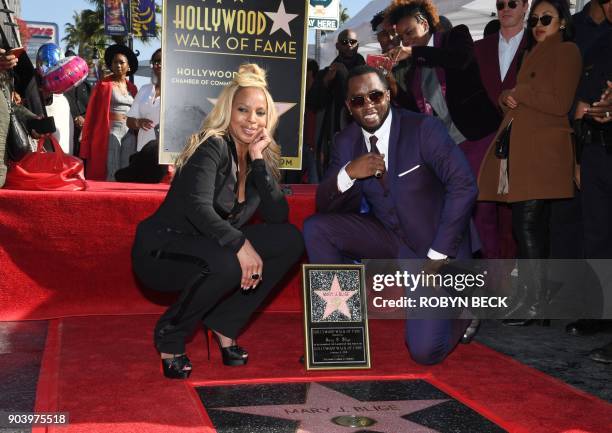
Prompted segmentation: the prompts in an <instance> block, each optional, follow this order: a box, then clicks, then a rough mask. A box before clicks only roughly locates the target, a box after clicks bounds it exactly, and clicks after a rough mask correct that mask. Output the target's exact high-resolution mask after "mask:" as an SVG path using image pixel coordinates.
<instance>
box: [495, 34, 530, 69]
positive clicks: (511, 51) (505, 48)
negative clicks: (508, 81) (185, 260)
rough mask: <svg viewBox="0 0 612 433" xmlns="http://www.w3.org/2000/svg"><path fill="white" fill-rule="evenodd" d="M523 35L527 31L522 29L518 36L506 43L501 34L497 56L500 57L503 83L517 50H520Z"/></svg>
mask: <svg viewBox="0 0 612 433" xmlns="http://www.w3.org/2000/svg"><path fill="white" fill-rule="evenodd" d="M523 33H525V29H522V30H521V31H520V32H518V33H517V34H516V35H514V36H513V37H511V38H510V40H508V41H506V39H505V38H504V37H503V36H502V34H501V32H499V44H498V45H497V54H498V56H499V76H500V77H501V80H502V81H504V78H506V74H507V73H508V69H510V65H511V64H512V60H513V59H514V56H515V55H516V50H518V47H519V45H520V44H521V40H522V39H523Z"/></svg>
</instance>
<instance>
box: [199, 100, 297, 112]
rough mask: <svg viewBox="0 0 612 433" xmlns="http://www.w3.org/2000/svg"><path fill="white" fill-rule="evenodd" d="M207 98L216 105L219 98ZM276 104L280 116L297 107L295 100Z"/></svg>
mask: <svg viewBox="0 0 612 433" xmlns="http://www.w3.org/2000/svg"><path fill="white" fill-rule="evenodd" d="M206 99H208V102H210V103H211V104H213V105H215V104H216V103H217V101H218V99H217V98H206ZM274 106H275V107H276V113H277V114H278V117H281V116H282V115H283V114H285V113H286V112H287V111H289V110H291V109H292V108H293V107H295V106H296V104H295V103H294V102H275V103H274Z"/></svg>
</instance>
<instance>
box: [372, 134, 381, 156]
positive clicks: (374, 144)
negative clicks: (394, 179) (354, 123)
mask: <svg viewBox="0 0 612 433" xmlns="http://www.w3.org/2000/svg"><path fill="white" fill-rule="evenodd" d="M376 143H378V137H377V136H375V135H370V152H373V153H376V154H378V155H380V151H379V150H378V147H377V146H376Z"/></svg>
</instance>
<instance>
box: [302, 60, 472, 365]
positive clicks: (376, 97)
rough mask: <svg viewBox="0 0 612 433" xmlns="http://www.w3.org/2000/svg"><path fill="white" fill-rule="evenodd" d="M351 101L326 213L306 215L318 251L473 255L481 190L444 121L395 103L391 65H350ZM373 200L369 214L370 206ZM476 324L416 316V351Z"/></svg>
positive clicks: (317, 256) (321, 256)
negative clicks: (385, 71) (473, 223)
mask: <svg viewBox="0 0 612 433" xmlns="http://www.w3.org/2000/svg"><path fill="white" fill-rule="evenodd" d="M346 106H347V108H348V109H349V112H350V113H351V115H352V117H353V119H354V120H355V122H354V123H352V124H350V125H349V126H347V127H346V128H345V129H343V130H342V131H341V132H340V133H338V135H337V136H336V145H335V147H334V149H333V153H332V157H331V162H330V166H329V169H328V171H327V173H326V176H325V179H324V180H323V182H321V184H320V185H319V188H318V190H317V208H318V211H319V213H318V214H316V215H314V216H312V217H311V218H309V219H308V220H306V222H305V224H304V238H305V242H306V248H307V250H308V255H309V258H310V261H311V262H312V263H345V262H346V261H347V260H355V259H363V258H371V259H395V258H402V259H410V258H426V257H427V258H428V259H427V260H428V262H427V263H426V264H425V266H426V267H432V268H436V263H434V262H433V261H436V260H444V259H446V258H449V257H457V258H470V257H471V252H472V249H471V240H470V235H469V224H470V215H471V213H472V208H473V206H474V203H475V201H476V196H477V193H478V191H477V187H476V181H475V178H474V175H473V173H472V171H471V169H470V166H469V164H468V162H467V160H466V158H465V156H464V155H463V153H462V152H461V150H460V149H459V148H458V147H457V146H456V145H455V143H454V142H453V140H452V139H451V138H450V136H449V134H448V132H447V130H446V128H445V127H444V125H443V124H442V123H441V122H440V121H439V120H437V119H435V118H434V117H431V116H425V115H422V114H417V113H412V112H409V111H405V110H402V109H395V108H391V107H390V92H389V87H388V83H387V81H386V79H385V77H384V75H382V72H380V71H379V70H377V69H374V68H372V67H370V66H367V65H364V66H359V67H356V68H354V69H353V70H352V71H351V72H350V73H349V76H348V90H347V100H346ZM363 201H365V202H367V203H368V205H369V208H370V213H368V214H363V213H360V208H361V204H362V202H363ZM438 264H439V263H438ZM468 324H469V321H466V320H410V321H408V322H407V324H406V343H407V345H408V348H409V351H410V354H411V356H412V358H413V359H414V360H415V361H416V362H419V363H422V364H435V363H438V362H441V361H442V360H443V359H444V358H445V357H446V356H447V355H448V354H449V353H450V351H452V350H453V348H454V347H455V345H456V344H457V342H458V341H459V340H460V339H461V338H462V336H463V337H465V338H466V339H469V338H470V335H468V334H470V332H467V333H466V327H467V326H468ZM472 331H474V332H475V330H474V329H472Z"/></svg>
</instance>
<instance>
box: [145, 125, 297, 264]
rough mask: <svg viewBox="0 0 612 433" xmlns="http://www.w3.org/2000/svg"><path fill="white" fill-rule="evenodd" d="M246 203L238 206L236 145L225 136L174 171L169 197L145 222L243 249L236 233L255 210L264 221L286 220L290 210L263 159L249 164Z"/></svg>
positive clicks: (239, 233) (206, 144)
mask: <svg viewBox="0 0 612 433" xmlns="http://www.w3.org/2000/svg"><path fill="white" fill-rule="evenodd" d="M248 170H249V171H248V174H247V178H246V187H245V201H244V202H242V203H238V200H237V196H238V164H237V155H236V146H235V144H234V142H233V141H232V140H231V138H230V137H229V136H227V137H211V138H209V139H208V140H206V141H205V142H204V143H202V144H201V145H200V146H199V147H198V148H197V150H196V151H195V152H194V154H193V155H192V156H191V158H189V160H188V161H187V162H186V163H185V165H184V166H183V167H182V168H181V169H180V170H178V171H177V173H176V175H175V177H174V180H173V181H172V185H171V186H170V190H169V191H168V195H167V196H166V198H165V200H164V202H163V203H162V204H161V206H160V207H159V209H158V210H157V212H155V214H153V215H152V216H151V217H150V218H148V219H147V221H148V222H149V223H155V225H157V226H159V227H163V228H167V229H170V230H173V231H177V232H180V233H187V234H201V235H204V236H208V237H210V238H213V239H216V240H217V241H218V242H219V245H221V246H226V247H228V248H230V249H231V250H232V251H234V252H238V250H239V249H240V248H241V247H242V244H243V243H244V239H245V238H244V235H243V233H242V231H240V230H239V228H240V227H242V226H243V225H244V224H245V223H246V222H247V221H248V220H249V219H250V218H251V217H252V216H253V214H254V213H255V211H256V210H259V212H260V214H261V216H262V218H263V219H264V221H266V222H269V223H283V222H286V221H287V217H288V214H289V207H288V205H287V201H286V200H285V196H284V194H283V192H282V191H281V189H280V187H279V185H278V183H277V182H276V180H275V179H274V178H273V176H272V175H271V174H270V173H269V172H268V169H267V167H266V164H265V162H264V160H262V159H257V160H254V161H249V162H248Z"/></svg>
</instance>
